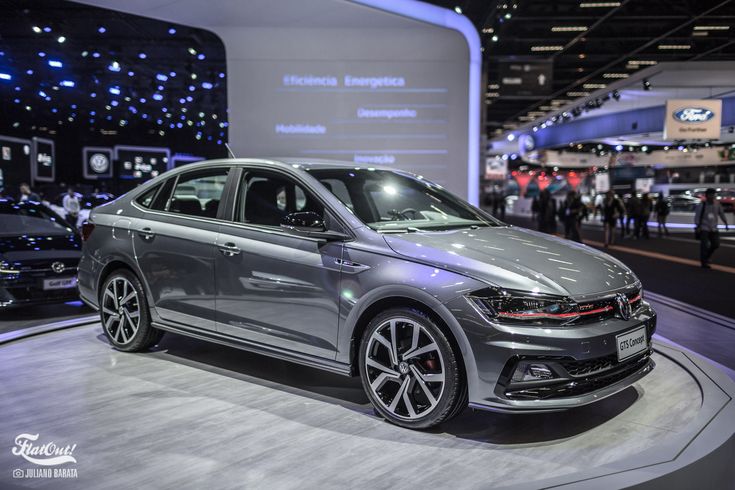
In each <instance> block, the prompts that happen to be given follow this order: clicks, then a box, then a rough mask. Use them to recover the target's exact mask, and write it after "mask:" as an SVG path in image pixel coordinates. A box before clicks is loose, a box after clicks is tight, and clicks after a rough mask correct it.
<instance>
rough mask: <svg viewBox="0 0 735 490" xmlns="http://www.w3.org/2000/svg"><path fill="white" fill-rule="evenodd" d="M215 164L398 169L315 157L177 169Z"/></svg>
mask: <svg viewBox="0 0 735 490" xmlns="http://www.w3.org/2000/svg"><path fill="white" fill-rule="evenodd" d="M213 164H218V165H222V164H228V165H239V166H247V165H253V164H261V165H262V164H266V165H273V166H274V167H277V168H303V169H312V168H314V169H316V168H323V169H368V168H370V169H376V170H389V171H396V169H394V168H391V167H387V166H384V165H373V164H368V165H365V164H359V163H354V162H347V161H341V160H327V159H315V158H295V157H286V158H223V159H217V160H205V161H202V162H197V163H191V164H188V165H185V166H183V167H179V168H177V169H176V170H188V169H195V168H199V167H204V168H206V167H207V166H209V165H213Z"/></svg>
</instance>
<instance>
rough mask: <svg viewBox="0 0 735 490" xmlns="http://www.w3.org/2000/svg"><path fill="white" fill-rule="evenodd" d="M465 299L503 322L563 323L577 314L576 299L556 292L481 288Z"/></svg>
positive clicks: (577, 315) (574, 318) (490, 316)
mask: <svg viewBox="0 0 735 490" xmlns="http://www.w3.org/2000/svg"><path fill="white" fill-rule="evenodd" d="M468 299H469V300H470V301H471V302H472V303H473V304H474V305H475V307H476V308H477V309H478V310H480V311H481V312H482V313H484V314H485V315H487V316H488V317H489V318H491V319H493V320H497V321H500V322H504V323H524V324H544V323H546V324H548V323H559V324H564V323H568V322H572V321H574V320H576V319H577V318H579V317H580V311H579V306H578V305H577V303H575V302H574V301H571V300H569V299H567V298H563V297H560V296H547V295H541V294H534V293H529V292H524V291H507V290H493V289H485V290H483V291H479V292H477V293H475V294H472V295H470V296H468Z"/></svg>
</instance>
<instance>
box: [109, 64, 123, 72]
mask: <svg viewBox="0 0 735 490" xmlns="http://www.w3.org/2000/svg"><path fill="white" fill-rule="evenodd" d="M107 69H108V70H110V71H114V72H118V71H120V63H118V62H117V61H113V62H112V63H110V66H108V67H107Z"/></svg>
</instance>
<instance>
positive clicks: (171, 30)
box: [168, 27, 176, 36]
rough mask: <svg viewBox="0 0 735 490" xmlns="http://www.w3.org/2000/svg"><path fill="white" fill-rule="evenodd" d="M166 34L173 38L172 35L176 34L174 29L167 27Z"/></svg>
mask: <svg viewBox="0 0 735 490" xmlns="http://www.w3.org/2000/svg"><path fill="white" fill-rule="evenodd" d="M168 33H169V34H171V35H172V36H173V35H174V34H176V29H175V28H174V27H169V28H168Z"/></svg>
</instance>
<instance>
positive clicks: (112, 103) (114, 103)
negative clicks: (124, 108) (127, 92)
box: [110, 100, 120, 107]
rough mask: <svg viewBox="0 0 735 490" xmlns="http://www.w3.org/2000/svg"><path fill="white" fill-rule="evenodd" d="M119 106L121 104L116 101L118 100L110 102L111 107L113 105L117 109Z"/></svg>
mask: <svg viewBox="0 0 735 490" xmlns="http://www.w3.org/2000/svg"><path fill="white" fill-rule="evenodd" d="M118 104H120V103H119V102H118V101H116V100H113V101H112V102H110V105H111V106H112V107H117V106H118Z"/></svg>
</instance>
